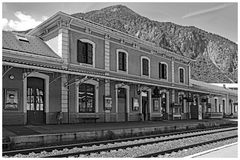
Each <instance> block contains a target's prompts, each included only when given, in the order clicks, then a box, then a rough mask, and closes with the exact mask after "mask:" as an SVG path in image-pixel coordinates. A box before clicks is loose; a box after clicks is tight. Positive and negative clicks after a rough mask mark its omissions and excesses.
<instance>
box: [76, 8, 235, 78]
mask: <svg viewBox="0 0 240 160" xmlns="http://www.w3.org/2000/svg"><path fill="white" fill-rule="evenodd" d="M73 16H75V17H78V18H79V17H81V18H84V19H87V20H91V21H94V22H97V23H100V24H103V25H105V26H108V27H111V28H114V29H117V30H120V31H122V32H125V33H128V34H131V35H134V36H136V37H138V38H140V39H143V40H146V41H151V42H153V43H155V44H156V45H157V46H160V47H162V48H165V49H168V50H171V51H174V52H176V53H177V54H180V55H183V56H185V57H189V58H192V59H194V60H196V61H195V62H192V63H191V68H192V72H191V74H192V75H191V77H192V78H193V79H195V80H200V81H205V82H211V83H223V82H225V83H231V82H237V65H238V64H237V44H235V43H234V42H232V41H230V40H228V39H226V38H223V37H221V36H218V35H215V34H212V33H209V32H206V31H204V30H201V29H198V28H196V27H193V26H180V25H177V24H174V23H171V22H157V21H153V20H150V19H148V18H146V17H143V16H141V15H139V14H137V13H135V12H134V11H132V10H131V9H129V8H127V7H126V6H122V5H117V6H111V7H107V8H103V9H101V10H95V11H91V12H87V13H76V14H73Z"/></svg>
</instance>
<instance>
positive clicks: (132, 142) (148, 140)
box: [3, 127, 237, 158]
mask: <svg viewBox="0 0 240 160" xmlns="http://www.w3.org/2000/svg"><path fill="white" fill-rule="evenodd" d="M236 129H237V128H236V127H232V128H224V129H215V130H197V131H196V130H195V131H194V132H193V131H188V132H186V131H185V132H177V133H171V134H161V135H152V136H143V137H138V138H125V139H118V140H110V141H100V142H91V143H84V144H75V145H65V146H58V147H47V148H46V147H45V148H38V149H37V150H36V149H35V150H34V149H30V150H29V149H28V150H18V151H8V152H3V156H10V157H11V156H13V155H15V154H29V153H31V152H35V153H39V152H44V153H43V154H41V155H40V156H39V157H48V158H50V157H72V156H78V155H90V154H92V153H101V152H109V151H117V150H121V149H128V148H134V147H138V146H144V145H151V144H156V143H163V142H167V141H175V140H180V139H184V138H185V139H186V138H192V137H196V136H204V135H209V134H215V133H221V132H229V131H234V130H236ZM186 134H187V135H186ZM164 136H165V138H164ZM166 136H168V137H166ZM144 139H145V141H143V140H144ZM142 141H143V142H142ZM123 142H126V144H125V143H123ZM118 143H119V144H118ZM122 143H123V144H122ZM111 144H112V145H111ZM87 146H93V147H92V149H91V147H90V148H88V147H87ZM106 146H107V147H106ZM63 148H64V149H63ZM68 148H72V150H71V149H70V150H69V149H68ZM79 148H81V149H80V150H79ZM61 150H62V151H61ZM176 150H177V149H176ZM47 152H53V153H51V154H48V153H47ZM168 152H170V151H168ZM35 153H33V156H34V154H35ZM156 155H157V153H156ZM149 156H150V155H149Z"/></svg>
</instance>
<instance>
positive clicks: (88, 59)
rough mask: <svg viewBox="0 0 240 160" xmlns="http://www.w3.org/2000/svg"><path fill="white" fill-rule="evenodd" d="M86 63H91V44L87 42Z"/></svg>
mask: <svg viewBox="0 0 240 160" xmlns="http://www.w3.org/2000/svg"><path fill="white" fill-rule="evenodd" d="M87 64H93V46H92V44H90V43H87Z"/></svg>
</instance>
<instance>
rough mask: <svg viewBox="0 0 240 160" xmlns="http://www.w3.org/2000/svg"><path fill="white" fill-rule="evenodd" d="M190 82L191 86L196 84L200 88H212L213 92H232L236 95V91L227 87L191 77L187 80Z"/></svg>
mask: <svg viewBox="0 0 240 160" xmlns="http://www.w3.org/2000/svg"><path fill="white" fill-rule="evenodd" d="M189 82H190V84H191V85H192V86H197V87H198V88H202V89H206V90H212V91H215V92H221V93H225V94H234V95H237V91H234V90H231V89H227V88H224V87H220V86H217V85H213V84H210V83H206V82H202V81H196V80H193V79H190V80H189Z"/></svg>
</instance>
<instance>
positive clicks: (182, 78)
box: [180, 68, 184, 83]
mask: <svg viewBox="0 0 240 160" xmlns="http://www.w3.org/2000/svg"><path fill="white" fill-rule="evenodd" d="M183 74H184V73H183V69H182V68H180V82H182V83H184V75H183Z"/></svg>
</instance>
